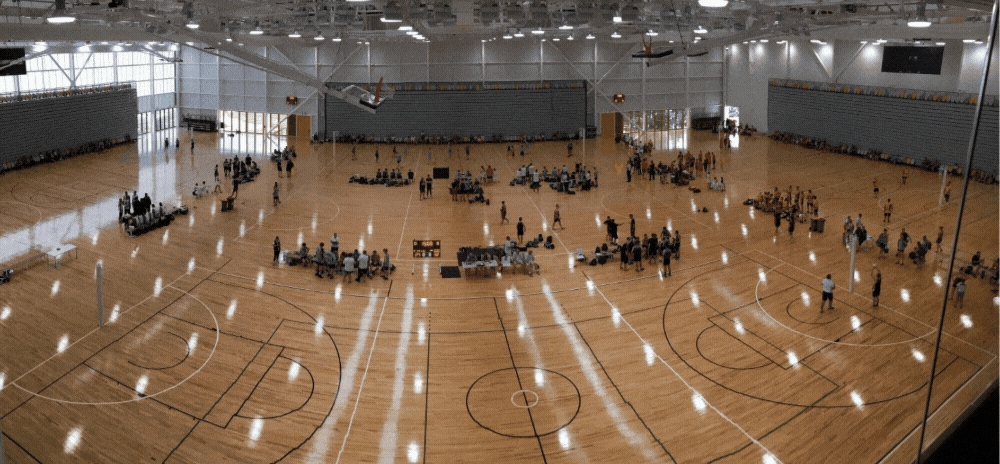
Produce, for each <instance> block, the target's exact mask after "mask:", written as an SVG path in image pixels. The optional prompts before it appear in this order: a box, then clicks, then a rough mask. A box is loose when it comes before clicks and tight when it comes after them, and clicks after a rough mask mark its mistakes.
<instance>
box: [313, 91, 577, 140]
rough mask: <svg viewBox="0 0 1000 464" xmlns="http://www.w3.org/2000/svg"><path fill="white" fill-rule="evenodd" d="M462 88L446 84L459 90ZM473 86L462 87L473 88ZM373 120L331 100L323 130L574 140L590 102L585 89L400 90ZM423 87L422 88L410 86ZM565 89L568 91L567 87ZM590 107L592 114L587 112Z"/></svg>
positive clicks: (363, 113) (378, 133)
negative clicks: (557, 136) (561, 135)
mask: <svg viewBox="0 0 1000 464" xmlns="http://www.w3.org/2000/svg"><path fill="white" fill-rule="evenodd" d="M458 84H462V83H450V85H458ZM475 84H477V83H470V84H466V85H468V87H470V88H471V87H472V86H473V85H475ZM395 85H396V91H395V96H394V97H393V98H392V99H390V100H386V101H385V102H383V103H382V104H381V106H380V107H379V109H378V112H377V113H376V114H371V113H368V112H366V111H362V110H361V109H359V108H357V107H354V106H351V105H349V104H347V103H346V102H344V101H342V100H340V99H337V98H333V97H329V98H327V99H326V130H327V134H328V135H330V134H332V133H333V132H334V131H336V132H338V133H339V134H340V135H363V136H372V137H377V138H380V137H390V136H391V137H419V136H421V135H437V136H461V137H464V136H478V135H482V136H492V135H502V136H505V137H512V136H517V135H538V134H546V135H551V134H554V133H557V132H562V133H565V134H577V133H579V131H580V129H582V128H584V127H587V122H588V121H587V116H588V113H591V112H592V110H593V102H588V101H587V88H586V86H585V85H579V86H577V88H575V89H574V88H549V89H545V88H542V89H535V88H531V89H519V90H515V89H511V90H502V89H501V90H493V89H490V90H443V91H437V90H430V91H427V90H419V91H417V90H413V91H406V90H400V89H403V88H405V86H406V85H407V84H395ZM413 85H414V86H415V87H416V86H420V87H423V86H424V85H425V83H414V84H413ZM566 87H569V86H566ZM588 106H589V107H590V108H591V111H588Z"/></svg>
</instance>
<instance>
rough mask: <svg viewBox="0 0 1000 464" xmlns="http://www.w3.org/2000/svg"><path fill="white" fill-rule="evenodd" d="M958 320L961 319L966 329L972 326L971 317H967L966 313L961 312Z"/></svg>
mask: <svg viewBox="0 0 1000 464" xmlns="http://www.w3.org/2000/svg"><path fill="white" fill-rule="evenodd" d="M959 320H960V321H962V326H963V327H965V328H966V329H971V328H972V318H971V317H969V315H968V314H963V315H962V316H961V317H959Z"/></svg>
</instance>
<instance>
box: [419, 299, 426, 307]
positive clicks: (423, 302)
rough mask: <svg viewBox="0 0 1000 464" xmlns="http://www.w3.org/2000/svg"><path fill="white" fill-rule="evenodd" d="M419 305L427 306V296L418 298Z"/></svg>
mask: <svg viewBox="0 0 1000 464" xmlns="http://www.w3.org/2000/svg"><path fill="white" fill-rule="evenodd" d="M420 307H421V308H426V307H427V298H421V299H420Z"/></svg>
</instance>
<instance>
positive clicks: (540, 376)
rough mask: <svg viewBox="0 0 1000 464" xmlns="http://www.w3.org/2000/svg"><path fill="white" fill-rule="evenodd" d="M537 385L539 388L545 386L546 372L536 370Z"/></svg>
mask: <svg viewBox="0 0 1000 464" xmlns="http://www.w3.org/2000/svg"><path fill="white" fill-rule="evenodd" d="M535 385H536V386H539V387H544V386H545V371H543V370H541V369H535Z"/></svg>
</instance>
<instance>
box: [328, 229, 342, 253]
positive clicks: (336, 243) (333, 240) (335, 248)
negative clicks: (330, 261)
mask: <svg viewBox="0 0 1000 464" xmlns="http://www.w3.org/2000/svg"><path fill="white" fill-rule="evenodd" d="M330 251H332V252H334V253H339V252H340V239H339V238H337V233H336V232H334V234H333V237H330Z"/></svg>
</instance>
